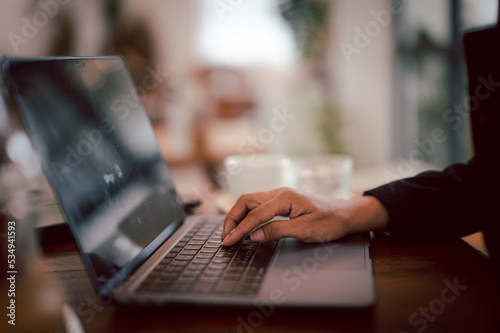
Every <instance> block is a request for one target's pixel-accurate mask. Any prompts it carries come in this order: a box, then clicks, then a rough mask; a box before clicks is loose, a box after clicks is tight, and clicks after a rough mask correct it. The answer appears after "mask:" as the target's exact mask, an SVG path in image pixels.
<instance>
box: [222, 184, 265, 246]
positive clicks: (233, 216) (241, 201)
mask: <svg viewBox="0 0 500 333" xmlns="http://www.w3.org/2000/svg"><path fill="white" fill-rule="evenodd" d="M262 196H263V193H251V194H245V195H242V196H240V197H239V198H238V200H237V201H236V203H235V204H234V206H233V207H232V208H231V209H230V210H229V212H228V213H227V215H226V217H225V219H224V226H223V228H222V235H221V237H222V239H224V238H226V236H227V235H228V234H229V233H230V232H231V231H232V230H233V229H234V228H235V227H236V226H237V225H238V223H240V222H241V220H243V219H244V218H245V216H246V215H247V214H248V212H249V211H251V210H252V209H254V208H256V207H258V206H259V205H260V204H261V203H262V201H263V200H265V199H264V198H261V197H262Z"/></svg>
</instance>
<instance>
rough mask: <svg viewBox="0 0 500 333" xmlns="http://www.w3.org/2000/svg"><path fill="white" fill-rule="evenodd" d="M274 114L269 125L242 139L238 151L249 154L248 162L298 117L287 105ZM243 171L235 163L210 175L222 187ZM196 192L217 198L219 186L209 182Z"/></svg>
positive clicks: (206, 196)
mask: <svg viewBox="0 0 500 333" xmlns="http://www.w3.org/2000/svg"><path fill="white" fill-rule="evenodd" d="M272 113H273V116H272V117H271V118H270V119H269V121H268V123H267V126H265V127H262V128H261V129H260V130H259V131H258V132H257V134H256V135H249V136H248V137H247V138H246V139H245V140H243V141H241V142H240V143H239V144H238V146H237V148H236V151H237V153H238V154H245V155H248V159H247V160H248V162H251V161H253V159H254V158H255V157H256V154H257V153H258V152H259V151H263V150H264V149H265V148H266V147H267V146H268V145H269V144H270V143H271V142H273V141H274V140H275V138H276V136H277V135H278V134H279V133H281V132H283V131H284V130H285V128H286V127H287V126H288V125H289V124H290V123H291V122H292V121H293V120H294V119H295V118H296V115H295V114H293V113H290V112H288V109H287V108H286V106H283V107H282V108H281V110H279V109H277V108H275V109H273V111H272ZM241 171H242V166H241V165H240V164H234V165H232V166H231V168H230V169H229V170H220V171H218V172H214V173H212V174H210V173H209V174H208V176H209V177H211V178H212V179H215V180H216V181H217V183H218V184H220V185H221V186H222V187H224V186H226V185H227V179H228V176H235V175H238V174H239V173H240V172H241ZM195 194H196V196H197V197H198V198H200V199H201V198H205V199H209V198H215V197H217V196H218V195H219V192H218V190H217V188H216V187H215V186H214V184H211V183H207V184H205V185H204V186H203V187H202V188H201V189H196V190H195Z"/></svg>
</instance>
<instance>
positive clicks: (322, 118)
mask: <svg viewBox="0 0 500 333" xmlns="http://www.w3.org/2000/svg"><path fill="white" fill-rule="evenodd" d="M330 5H331V1H328V0H285V1H284V2H282V3H281V5H280V10H281V15H282V16H283V18H284V19H285V20H286V21H287V23H288V24H289V25H290V27H291V29H292V31H293V34H294V38H295V43H296V45H297V49H298V50H299V52H300V54H301V56H302V59H303V60H304V61H305V62H306V63H307V65H308V66H309V68H310V70H311V78H312V80H316V81H318V83H319V86H320V87H321V88H322V89H321V90H322V91H321V96H320V97H319V98H320V101H318V103H315V104H317V106H316V109H315V110H311V114H314V115H316V118H317V119H316V124H317V126H316V128H315V130H318V131H319V134H320V138H321V139H322V141H323V144H324V146H325V149H326V153H331V154H339V153H344V148H343V144H342V140H341V139H340V131H341V128H342V121H341V116H340V110H339V109H338V107H336V106H334V105H333V104H332V103H331V102H330V98H328V93H329V92H328V89H327V88H328V82H327V76H328V75H327V74H326V70H325V68H324V67H325V65H324V62H325V54H326V49H327V47H328V43H327V37H328V30H329V27H330V21H329V12H330Z"/></svg>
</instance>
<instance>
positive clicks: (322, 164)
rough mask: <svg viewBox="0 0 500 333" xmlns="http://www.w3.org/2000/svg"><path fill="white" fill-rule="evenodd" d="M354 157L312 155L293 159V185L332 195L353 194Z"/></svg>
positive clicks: (297, 187) (342, 196)
mask: <svg viewBox="0 0 500 333" xmlns="http://www.w3.org/2000/svg"><path fill="white" fill-rule="evenodd" d="M353 164H354V163H353V159H352V157H350V156H347V155H311V156H299V157H294V158H292V159H291V173H292V175H293V185H292V187H294V188H296V189H298V190H301V191H306V192H310V193H318V194H323V195H327V196H331V197H339V198H349V197H350V196H351V177H352V169H353Z"/></svg>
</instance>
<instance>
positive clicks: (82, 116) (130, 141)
mask: <svg viewBox="0 0 500 333" xmlns="http://www.w3.org/2000/svg"><path fill="white" fill-rule="evenodd" d="M2 67H3V70H4V72H5V75H6V76H7V80H6V81H7V82H8V84H9V85H10V87H11V91H12V93H13V96H14V100H15V101H16V104H17V106H18V108H19V111H20V113H21V115H22V118H23V120H24V122H25V124H26V127H27V130H28V134H29V136H30V138H31V140H32V142H33V145H34V146H35V148H36V149H37V151H38V153H39V154H40V157H41V159H42V165H43V168H44V171H45V174H46V176H47V178H48V180H49V182H50V183H51V184H52V187H53V188H54V190H55V192H56V193H57V195H58V198H59V200H60V202H61V206H62V208H63V211H64V213H65V215H66V218H67V220H68V223H69V224H70V227H71V229H72V231H73V234H74V235H75V238H76V241H77V242H78V245H79V247H80V249H81V251H82V254H83V257H84V259H85V260H86V261H87V265H88V267H89V268H90V273H91V275H92V277H93V278H94V281H95V282H97V286H98V287H103V286H105V285H106V284H108V283H109V282H110V279H111V278H112V277H115V278H116V276H117V274H118V273H119V272H122V273H123V272H124V271H127V272H129V271H131V270H133V268H134V266H137V265H138V264H139V263H140V262H141V261H143V260H144V259H145V258H147V257H148V256H149V255H150V254H151V253H152V252H153V251H154V249H155V248H157V247H158V246H159V244H161V241H162V240H164V239H165V238H166V237H168V236H169V235H170V234H171V233H173V232H174V231H175V229H176V228H177V227H178V226H179V225H180V223H182V220H183V217H184V215H183V212H182V205H181V202H180V199H179V197H178V195H177V194H176V192H175V190H174V186H173V183H172V179H171V176H170V173H169V170H168V168H167V165H166V164H165V162H164V160H163V157H162V156H161V154H160V151H159V148H158V145H157V142H156V138H155V135H154V132H153V130H152V128H151V125H150V123H149V120H148V118H147V115H146V113H145V112H144V110H143V108H142V104H141V101H140V97H139V96H138V95H137V93H136V89H135V87H134V85H133V82H132V80H131V77H130V75H129V72H128V69H127V66H126V64H125V62H124V60H123V59H122V58H120V57H104V58H63V59H61V58H55V59H54V58H42V59H35V60H33V59H32V60H27V59H4V61H3V66H2ZM125 268H126V269H125ZM124 275H126V274H121V276H122V277H125V276H124Z"/></svg>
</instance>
